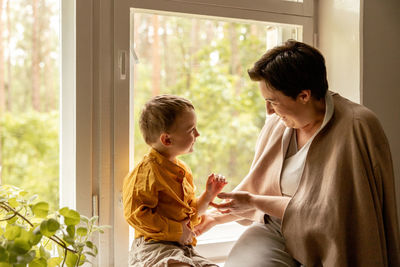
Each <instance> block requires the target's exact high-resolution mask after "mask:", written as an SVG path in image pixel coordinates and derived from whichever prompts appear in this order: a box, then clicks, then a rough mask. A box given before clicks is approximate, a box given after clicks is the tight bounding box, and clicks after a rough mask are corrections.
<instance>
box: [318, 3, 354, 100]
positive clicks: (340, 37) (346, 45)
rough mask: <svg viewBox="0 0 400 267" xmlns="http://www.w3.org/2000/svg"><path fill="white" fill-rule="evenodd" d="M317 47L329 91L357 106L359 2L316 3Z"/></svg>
mask: <svg viewBox="0 0 400 267" xmlns="http://www.w3.org/2000/svg"><path fill="white" fill-rule="evenodd" d="M316 11H317V16H316V17H317V27H316V28H317V32H318V35H317V47H318V48H319V49H320V50H321V52H322V54H323V55H324V57H325V60H326V67H327V71H328V82H329V88H330V90H332V91H334V92H338V93H339V94H340V95H342V96H344V97H346V98H348V99H350V100H352V101H354V102H357V103H359V102H360V38H359V36H360V35H359V28H360V23H359V21H360V1H359V0H321V1H318V3H317V8H316Z"/></svg>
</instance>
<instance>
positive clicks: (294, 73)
mask: <svg viewBox="0 0 400 267" xmlns="http://www.w3.org/2000/svg"><path fill="white" fill-rule="evenodd" d="M248 73H249V76H250V78H251V79H252V80H253V81H265V82H266V83H267V84H268V85H270V86H272V87H273V88H274V89H276V90H279V91H281V92H282V93H283V94H284V95H286V96H289V97H292V98H293V99H296V97H297V96H298V94H299V93H300V92H301V91H302V90H311V95H312V96H313V97H314V98H315V99H321V98H323V97H325V93H326V91H327V90H328V81H327V79H326V67H325V60H324V57H323V56H322V54H321V53H320V52H319V51H318V50H317V49H315V48H313V47H311V46H309V45H307V44H305V43H301V42H297V41H295V40H288V41H287V42H286V43H285V44H284V45H281V46H277V47H275V48H273V49H271V50H269V51H268V52H267V53H265V54H264V55H263V56H262V57H261V58H260V59H259V60H258V61H257V62H256V63H255V64H254V66H253V68H252V69H250V70H248Z"/></svg>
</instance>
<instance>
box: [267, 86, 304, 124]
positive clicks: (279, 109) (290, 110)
mask: <svg viewBox="0 0 400 267" xmlns="http://www.w3.org/2000/svg"><path fill="white" fill-rule="evenodd" d="M260 90H261V94H262V96H263V97H264V99H265V105H266V109H267V114H268V115H271V114H274V113H275V114H276V115H278V116H279V117H280V118H281V120H282V121H283V122H284V123H285V125H286V127H290V128H295V129H298V128H301V127H303V126H304V125H305V124H306V122H305V121H304V120H305V118H304V116H303V115H302V114H304V111H305V108H306V107H305V101H304V99H303V98H302V97H301V96H300V95H299V96H298V97H297V98H296V100H294V99H293V98H291V97H289V96H286V95H284V94H283V93H282V92H281V91H278V90H276V89H274V88H273V87H271V86H270V85H267V84H266V82H265V81H260Z"/></svg>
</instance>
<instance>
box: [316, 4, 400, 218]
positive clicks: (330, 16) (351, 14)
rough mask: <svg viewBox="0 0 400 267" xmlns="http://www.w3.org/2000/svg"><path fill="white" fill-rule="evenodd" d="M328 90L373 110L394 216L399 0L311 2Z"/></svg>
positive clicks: (398, 156) (399, 188) (398, 157)
mask: <svg viewBox="0 0 400 267" xmlns="http://www.w3.org/2000/svg"><path fill="white" fill-rule="evenodd" d="M316 10H317V17H318V19H317V27H316V28H317V32H318V41H317V46H318V47H319V49H320V50H321V52H322V53H323V54H324V55H325V58H326V61H327V68H328V81H329V86H330V89H331V90H333V91H336V92H338V93H340V94H341V95H342V96H344V97H347V98H349V99H351V100H353V101H355V102H360V103H362V104H363V105H365V106H367V107H369V108H370V109H371V110H373V111H374V112H375V113H376V114H377V116H378V117H379V119H380V121H381V123H382V125H383V128H384V130H385V133H386V135H387V137H388V139H389V143H390V147H391V152H392V156H393V164H394V172H395V182H396V189H395V190H396V195H397V210H398V215H399V217H400V138H399V136H400V126H399V122H400V103H399V101H400V83H399V82H398V77H399V75H400V71H399V69H400V68H399V65H400V49H399V48H398V46H399V44H400V34H399V33H400V30H399V28H400V1H399V0H383V1H377V0H361V2H360V1H359V0H320V1H317V9H316Z"/></svg>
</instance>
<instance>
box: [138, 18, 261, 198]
mask: <svg viewBox="0 0 400 267" xmlns="http://www.w3.org/2000/svg"><path fill="white" fill-rule="evenodd" d="M146 16H150V15H148V14H141V17H140V18H141V19H142V20H146ZM163 19H164V20H165V21H164V23H165V24H167V25H169V24H171V25H174V27H175V32H177V33H180V34H176V35H171V36H168V47H170V50H168V51H166V50H167V49H168V48H165V47H161V48H160V49H161V57H162V58H163V57H164V58H166V60H164V61H162V68H166V64H170V65H169V66H168V67H169V68H168V71H169V73H168V74H169V75H173V76H174V79H173V81H172V82H168V77H166V76H162V77H161V79H162V86H161V90H160V92H158V93H159V94H175V95H179V96H183V97H185V98H188V99H189V100H191V101H192V102H193V104H194V106H195V109H196V114H197V123H198V130H199V132H200V137H198V138H197V141H196V144H195V146H194V152H193V153H191V154H188V155H184V156H181V157H180V158H181V159H182V160H184V161H185V162H186V163H187V164H188V165H189V167H190V168H191V169H192V172H193V176H194V179H195V184H196V186H197V194H199V193H201V192H202V191H203V190H204V188H205V182H206V179H207V176H208V175H209V174H210V173H211V172H214V173H220V174H223V175H225V176H226V177H227V179H228V182H229V183H228V185H227V186H226V187H225V189H224V190H225V191H230V190H232V189H233V188H234V187H235V186H236V185H237V184H238V183H239V182H240V181H241V180H242V179H243V178H244V176H245V175H246V174H247V172H248V170H249V168H250V165H251V161H252V159H253V156H254V147H255V143H256V140H257V137H258V134H259V132H260V129H261V128H262V126H263V124H264V120H265V102H264V100H263V99H262V97H261V96H260V93H259V89H258V84H257V83H255V82H252V81H251V80H250V79H249V78H248V75H247V69H249V68H251V67H252V64H254V62H255V61H256V60H257V59H258V58H259V57H260V55H261V54H262V53H263V52H264V51H265V34H262V33H263V32H265V27H263V26H260V27H259V32H260V34H258V35H254V34H251V29H250V28H251V26H250V25H248V24H238V23H225V22H217V21H211V22H208V23H209V24H211V25H209V28H211V29H214V31H215V29H217V30H218V31H219V32H223V33H224V34H225V36H227V37H226V38H214V39H212V41H211V42H209V41H207V40H203V41H199V42H198V43H197V44H194V43H193V34H191V31H192V30H193V27H194V26H193V23H194V22H193V20H190V19H185V18H175V17H167V16H165V17H163ZM199 24H200V25H203V26H204V25H206V23H205V22H204V21H200V22H199ZM139 25H140V24H139ZM205 31H207V27H206V26H204V27H202V28H200V30H199V31H198V35H199V36H200V35H202V34H203V33H204V32H205ZM209 32H210V30H208V34H210V33H209ZM232 32H234V33H235V34H234V35H235V36H236V37H237V38H236V39H232V38H228V37H229V36H232ZM260 36H264V37H261V38H260ZM140 41H141V40H138V41H137V45H136V51H137V53H138V57H139V60H140V63H139V64H138V65H135V67H136V68H137V70H136V76H137V79H136V80H135V81H136V83H135V95H134V102H135V118H134V121H135V139H134V140H135V141H134V146H135V152H134V153H135V163H137V162H138V161H140V160H141V158H142V157H143V155H144V154H145V153H147V152H148V150H149V148H148V146H147V145H146V144H145V143H144V141H143V138H142V136H141V133H140V130H139V127H138V118H139V113H140V110H141V108H142V107H143V105H144V103H145V102H146V101H147V100H148V99H150V98H151V97H152V94H153V88H152V86H153V85H152V79H153V77H152V76H151V73H152V67H153V65H152V58H151V56H147V55H146V53H147V52H148V50H149V47H148V45H145V44H144V43H143V42H142V44H141V43H140ZM232 42H235V46H234V45H232ZM194 45H197V49H196V51H195V52H193V53H189V52H187V51H191V50H193V46H194ZM234 47H236V51H233V50H232V49H233V48H234ZM179 51H186V52H182V53H179ZM163 53H167V54H168V55H165V54H163ZM216 54H217V55H218V60H217V61H213V60H212V55H216ZM234 54H236V56H237V58H238V62H237V63H236V65H238V66H239V67H238V68H237V69H236V70H235V69H233V67H232V66H233V65H234V63H233V62H232V58H233V55H234ZM171 62H174V63H175V64H172V65H171ZM171 73H172V74H171ZM166 75H167V74H166Z"/></svg>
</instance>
